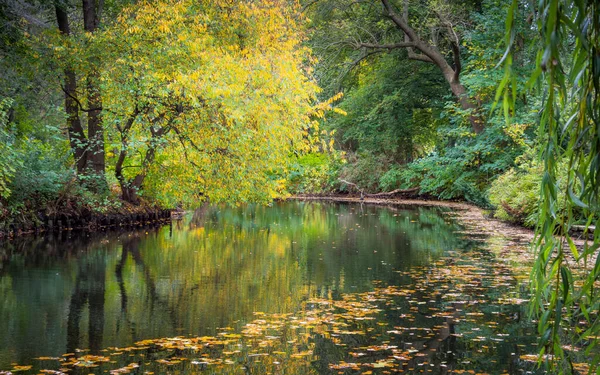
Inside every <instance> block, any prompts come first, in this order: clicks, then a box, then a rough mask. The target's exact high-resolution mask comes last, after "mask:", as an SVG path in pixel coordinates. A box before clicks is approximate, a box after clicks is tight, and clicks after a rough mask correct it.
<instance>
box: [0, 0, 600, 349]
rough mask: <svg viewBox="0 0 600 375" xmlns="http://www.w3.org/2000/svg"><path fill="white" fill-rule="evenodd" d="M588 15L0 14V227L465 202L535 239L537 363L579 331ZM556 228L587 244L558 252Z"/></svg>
mask: <svg viewBox="0 0 600 375" xmlns="http://www.w3.org/2000/svg"><path fill="white" fill-rule="evenodd" d="M598 7H599V5H598V3H597V1H594V0H562V1H558V0H540V1H538V2H533V1H527V0H522V1H518V0H513V1H501V0H472V1H471V0H452V1H438V0H426V1H415V0H398V1H392V0H380V1H375V0H372V1H357V0H306V1H301V2H296V1H291V0H289V1H288V0H256V1H250V0H249V1H233V0H223V1H208V0H206V1H191V0H179V1H175V0H157V1H132V0H82V1H80V2H75V1H70V0H53V1H50V0H47V1H46V0H2V1H0V40H1V41H2V43H1V44H0V72H1V73H0V74H1V77H2V79H1V81H0V222H1V223H2V225H3V226H6V225H10V224H11V223H14V222H31V221H36V220H40V217H42V216H44V215H46V216H47V215H52V214H56V213H57V212H65V211H67V212H97V213H105V212H110V211H114V210H117V211H118V210H124V209H130V208H132V207H136V206H140V205H141V206H148V205H158V206H163V207H171V208H172V207H175V206H180V207H193V206H195V205H198V204H199V203H200V202H203V201H204V200H205V199H206V198H207V197H208V198H210V200H211V201H212V202H227V203H235V204H240V203H244V202H262V203H268V202H270V201H272V200H273V199H274V198H283V197H287V196H289V195H291V194H301V193H311V194H315V193H319V194H330V193H345V192H356V191H360V192H371V193H375V192H380V191H391V190H396V189H405V190H406V189H408V190H410V191H416V192H417V194H418V195H421V196H424V197H429V198H439V199H446V200H465V201H469V202H472V203H475V204H477V205H479V206H482V207H485V208H490V209H493V212H494V215H495V216H497V217H499V218H501V219H504V220H509V221H513V222H516V223H520V224H523V225H526V226H530V227H536V228H537V233H538V237H537V242H536V249H537V250H538V258H537V259H538V261H537V263H536V265H535V266H534V272H533V276H534V277H533V281H534V283H533V286H534V290H535V293H534V294H535V298H534V300H535V303H534V305H533V306H534V307H535V308H536V310H537V311H538V312H540V316H541V319H540V325H539V327H538V328H539V330H540V337H541V341H542V342H541V345H540V348H542V349H541V352H542V353H543V352H552V353H554V354H557V355H558V356H557V357H556V358H559V357H561V356H563V357H564V352H563V349H562V346H561V345H560V342H561V339H562V337H563V332H562V331H561V327H563V323H564V321H565V320H566V321H569V322H571V323H574V322H578V321H581V319H585V321H587V322H588V323H589V324H588V325H585V326H584V327H585V328H578V329H576V330H575V331H577V332H576V333H577V335H578V338H577V340H584V341H585V340H589V338H593V337H597V335H598V333H599V332H600V323H599V322H598V319H597V318H596V315H597V311H598V306H600V299H599V298H598V297H597V293H594V284H595V283H596V280H597V279H598V277H600V264H599V263H598V262H597V261H595V260H596V259H599V258H598V257H596V252H597V249H598V247H599V246H598V244H599V243H600V238H599V237H600V233H598V232H600V231H593V228H594V226H593V225H595V224H596V222H597V221H598V217H599V216H598V211H599V210H598V194H599V190H600V181H599V180H600V173H598V171H599V170H600V157H599V155H600V136H599V133H600V131H599V129H600V114H599V112H600V100H599V96H600V46H599V44H600V42H599V40H600V37H599V34H600V12H598ZM575 225H582V226H583V227H584V228H585V235H587V234H588V233H589V234H590V235H591V236H593V238H594V241H593V242H590V244H586V245H585V246H584V247H583V248H581V247H577V246H575V245H574V242H573V239H572V238H571V236H570V235H569V233H571V229H572V228H573V226H575ZM590 262H592V263H591V264H594V266H591V267H588V263H590ZM580 264H584V265H585V267H583V269H584V271H583V272H581V271H578V273H577V274H576V276H574V275H575V273H574V270H575V269H581V267H579V266H578V265H580ZM574 279H577V282H574ZM563 311H564V313H563ZM594 311H595V312H596V313H594ZM578 319H579V320H578ZM567 326H568V324H567ZM596 342H597V340H595V339H592V340H591V341H590V342H587V344H586V345H588V346H587V350H590V351H592V350H593V347H594V346H595V343H596Z"/></svg>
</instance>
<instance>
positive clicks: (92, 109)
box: [60, 85, 103, 112]
mask: <svg viewBox="0 0 600 375" xmlns="http://www.w3.org/2000/svg"><path fill="white" fill-rule="evenodd" d="M60 88H61V90H62V91H63V92H64V93H65V94H67V95H68V96H69V97H70V98H71V99H73V100H74V101H75V103H77V106H78V107H79V110H80V111H82V112H92V111H102V109H103V108H102V107H95V108H88V109H85V108H83V105H82V104H81V102H80V101H79V99H77V97H75V96H73V94H71V93H70V92H69V91H68V90H67V89H66V88H65V87H64V86H63V85H60Z"/></svg>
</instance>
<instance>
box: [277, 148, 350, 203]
mask: <svg viewBox="0 0 600 375" xmlns="http://www.w3.org/2000/svg"><path fill="white" fill-rule="evenodd" d="M344 162H345V160H344V159H343V155H341V154H339V153H322V152H320V153H309V154H306V155H302V156H300V157H298V158H297V160H296V162H295V163H293V164H292V166H291V167H290V173H289V176H288V181H289V182H288V184H289V188H288V190H289V191H290V193H326V192H330V191H331V190H332V188H333V186H335V184H336V180H337V176H338V173H339V169H340V168H341V167H342V165H343V164H344Z"/></svg>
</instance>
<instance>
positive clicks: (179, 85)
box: [97, 0, 341, 203]
mask: <svg viewBox="0 0 600 375" xmlns="http://www.w3.org/2000/svg"><path fill="white" fill-rule="evenodd" d="M217 3H218V4H217ZM298 19H301V14H300V12H299V9H298V7H297V5H296V6H291V5H290V3H289V2H287V1H283V0H263V1H257V2H245V1H222V2H214V1H208V0H205V1H192V0H180V1H177V0H159V1H142V2H138V3H136V4H135V5H132V6H131V7H129V8H126V9H125V10H124V11H123V12H122V14H121V15H120V16H119V17H118V19H117V20H116V22H115V24H113V25H112V26H111V27H109V28H107V29H106V30H104V31H103V32H102V33H101V34H100V35H99V36H98V38H97V40H98V42H99V43H104V45H108V46H110V47H109V48H108V49H107V50H105V51H104V52H103V53H104V54H105V55H106V56H105V57H106V61H111V63H110V64H109V65H107V66H105V67H104V71H103V77H102V79H103V80H102V82H103V105H104V107H105V108H106V111H105V115H104V119H105V123H106V124H107V125H108V124H110V125H111V126H107V128H108V131H109V142H107V143H109V146H108V148H109V149H110V150H113V149H114V150H115V151H116V150H118V152H114V153H111V154H110V155H115V156H114V157H112V159H111V160H110V161H112V162H115V159H116V155H118V154H119V153H120V151H122V150H125V152H126V155H127V162H126V163H125V164H126V166H127V167H128V168H126V169H124V170H125V173H127V176H128V178H132V177H133V176H135V175H136V174H139V173H140V172H141V171H140V167H135V166H136V165H138V166H139V165H142V162H143V159H144V155H145V154H146V153H147V152H148V150H149V149H150V148H151V147H156V145H157V143H156V142H158V147H156V149H157V154H156V156H155V159H154V162H153V163H152V165H150V166H148V167H147V170H146V171H144V173H147V175H148V177H147V180H146V183H145V188H146V192H150V193H151V194H153V195H154V196H157V197H159V198H161V199H163V200H165V201H168V202H169V203H173V202H178V201H190V200H193V199H200V198H198V193H203V194H205V195H208V196H210V198H211V200H212V201H229V202H243V201H256V200H262V201H267V200H269V199H272V198H273V197H275V196H280V195H281V194H283V193H284V191H285V189H284V188H283V186H284V184H283V183H282V181H281V180H280V179H279V178H277V177H272V176H275V175H276V174H277V173H276V172H277V171H279V170H284V169H285V168H286V165H287V163H288V159H289V155H290V154H292V152H293V151H294V149H303V148H306V147H308V146H306V145H305V144H306V143H307V142H308V140H307V137H306V131H307V129H308V128H309V127H310V125H309V124H310V123H311V120H310V118H311V117H323V116H324V113H325V112H326V111H327V110H331V109H332V103H333V102H334V101H335V100H338V99H339V97H341V94H339V95H336V97H334V98H332V99H330V100H329V101H327V102H325V103H321V104H319V105H318V106H317V107H316V108H314V107H313V105H312V103H313V102H314V101H315V95H316V93H317V91H318V88H317V86H316V85H315V83H314V81H313V80H311V79H310V77H308V75H307V73H306V72H307V71H310V67H309V66H308V65H309V61H310V59H311V57H310V51H309V50H308V49H307V48H305V47H303V46H302V44H301V43H302V41H303V40H304V34H303V31H302V27H301V26H300V25H299V23H298V22H297V20H298ZM132 117H133V118H134V121H133V126H132V127H131V128H130V129H129V130H128V131H127V132H126V133H127V134H126V139H125V141H123V136H124V131H123V129H124V126H125V125H124V124H126V123H127V122H128V120H129V119H130V118H132ZM160 129H163V130H165V134H164V135H163V136H162V137H160V139H158V138H155V137H153V136H152V132H156V131H159V130H160Z"/></svg>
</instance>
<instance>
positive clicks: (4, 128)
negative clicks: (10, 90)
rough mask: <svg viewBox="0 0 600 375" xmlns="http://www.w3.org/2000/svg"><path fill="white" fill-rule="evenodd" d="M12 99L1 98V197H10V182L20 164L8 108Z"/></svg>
mask: <svg viewBox="0 0 600 375" xmlns="http://www.w3.org/2000/svg"><path fill="white" fill-rule="evenodd" d="M11 104H12V100H10V99H8V98H2V99H1V100H0V198H4V199H6V198H8V197H9V196H10V194H11V189H10V187H9V186H10V183H11V181H12V179H13V177H14V175H15V172H16V168H18V167H19V165H20V160H19V159H18V157H17V156H18V154H17V153H16V151H15V147H14V143H15V137H14V135H13V134H11V131H10V129H9V128H8V127H9V124H8V110H9V109H10V106H11Z"/></svg>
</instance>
